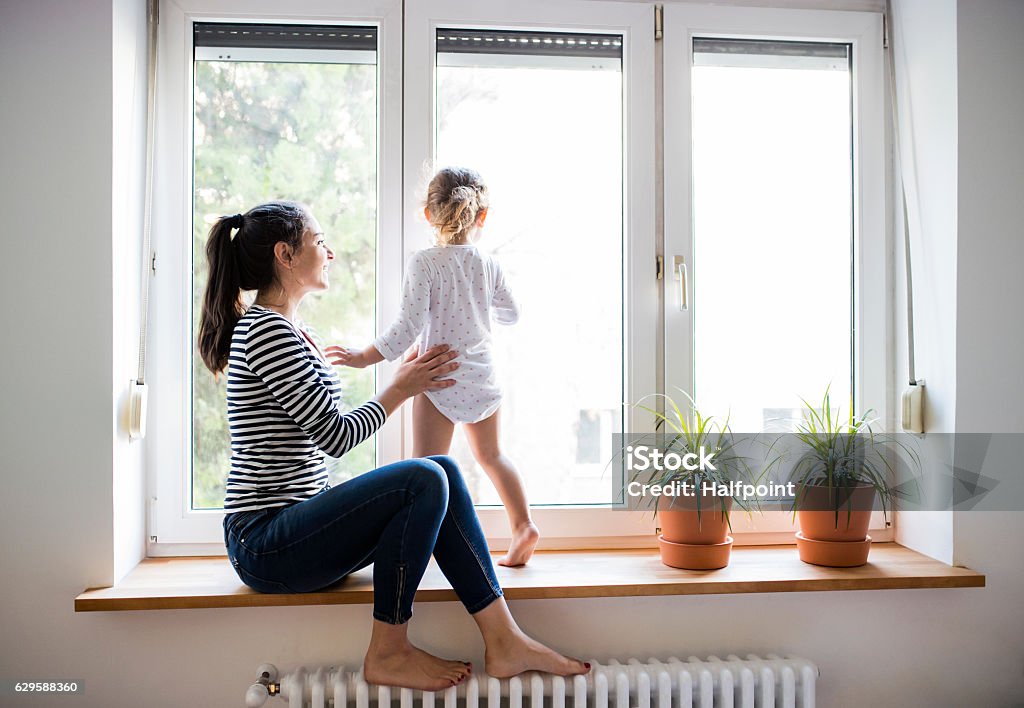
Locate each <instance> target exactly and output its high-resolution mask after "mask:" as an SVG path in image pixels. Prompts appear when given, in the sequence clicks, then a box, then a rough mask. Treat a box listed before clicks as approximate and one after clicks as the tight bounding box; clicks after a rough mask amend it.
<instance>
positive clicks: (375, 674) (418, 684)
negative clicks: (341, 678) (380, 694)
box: [363, 619, 473, 691]
mask: <svg viewBox="0 0 1024 708" xmlns="http://www.w3.org/2000/svg"><path fill="white" fill-rule="evenodd" d="M408 632H409V623H408V622H406V623H404V624H388V623H387V622H381V621H380V620H378V619H374V620H373V632H372V633H371V635H370V646H369V648H368V649H367V650H366V658H365V659H364V660H363V677H364V678H365V679H366V681H367V683H372V684H376V685H378V686H400V687H402V688H418V689H420V690H422V691H441V690H443V689H445V688H448V687H449V686H454V685H455V684H457V683H459V682H460V681H462V680H463V679H464V678H466V677H467V676H469V674H470V673H472V671H473V665H472V664H470V663H468V662H462V661H448V660H447V659H442V658H440V657H437V656H434V655H433V654H428V653H427V652H425V651H423V650H422V649H417V648H416V647H414V646H413V645H412V644H410V643H409V635H408Z"/></svg>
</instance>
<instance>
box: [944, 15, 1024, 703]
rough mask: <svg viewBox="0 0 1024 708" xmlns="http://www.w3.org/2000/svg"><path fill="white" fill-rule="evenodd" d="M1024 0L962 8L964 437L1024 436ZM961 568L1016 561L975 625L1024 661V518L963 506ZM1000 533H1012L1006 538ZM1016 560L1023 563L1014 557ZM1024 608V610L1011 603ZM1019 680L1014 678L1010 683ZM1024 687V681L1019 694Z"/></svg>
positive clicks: (957, 521) (1002, 664)
mask: <svg viewBox="0 0 1024 708" xmlns="http://www.w3.org/2000/svg"><path fill="white" fill-rule="evenodd" d="M1022 36H1024V2H1021V1H1020V0H960V2H959V6H958V11H957V55H958V62H957V67H958V86H959V90H958V137H959V143H960V159H959V168H958V189H957V191H958V198H957V203H958V213H957V228H958V231H959V248H958V251H957V348H956V359H957V379H956V388H957V390H956V402H957V403H956V421H957V425H956V427H957V431H958V432H992V433H1024V409H1022V407H1021V401H1022V400H1024V377H1022V376H1021V375H1020V373H1019V371H1018V369H1019V367H1020V366H1021V364H1022V362H1024V326H1022V322H1024V318H1022V317H1021V312H1020V307H1021V303H1024V278H1021V275H1020V264H1021V263H1024V228H1022V226H1021V223H1022V221H1021V213H1020V202H1021V196H1022V195H1024V136H1022V135H1021V129H1020V126H1021V116H1024V81H1022V79H1021V77H1022V76H1024V42H1022V41H1021V37H1022ZM953 538H954V548H955V556H954V560H955V562H956V563H958V564H961V565H967V566H971V567H984V566H993V565H996V564H999V563H1002V564H1004V568H1003V570H1001V571H1000V572H999V573H997V574H994V575H993V576H992V577H991V578H990V581H989V585H990V588H991V590H990V592H989V596H990V599H989V600H988V601H987V602H992V603H995V605H996V607H999V608H1003V609H1002V610H997V611H996V612H992V613H986V614H984V615H982V616H981V617H979V618H978V624H976V625H975V626H973V627H971V631H972V632H976V633H979V634H981V635H984V636H987V637H989V638H990V641H991V642H993V643H994V644H995V645H997V646H1005V647H1013V650H1012V651H1010V652H1007V653H1004V654H1003V655H1001V656H1000V655H994V656H993V657H992V661H993V665H992V667H991V671H992V672H993V673H994V674H995V673H1001V674H1002V675H1003V676H1007V677H1010V676H1012V677H1014V679H1015V680H1016V682H1017V685H1018V687H1019V686H1021V683H1022V681H1021V676H1022V668H1024V639H1022V637H1024V610H1021V606H1020V598H1021V596H1022V595H1024V551H1021V549H1020V547H1019V540H1020V539H1022V538H1024V513H1021V512H1019V511H1018V512H1000V513H996V512H987V513H986V512H957V513H955V514H954V519H953ZM997 539H1011V542H1010V543H1004V542H1001V541H999V540H997ZM1010 558H1012V559H1013V561H1012V562H1007V561H1008V560H1009V559H1010ZM1011 608H1012V609H1011ZM1007 682H1008V685H1009V679H1007ZM1022 694H1024V691H1022V690H1020V689H1019V688H1018V693H1017V700H1018V701H1019V700H1020V696H1021V695H1022Z"/></svg>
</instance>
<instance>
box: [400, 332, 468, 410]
mask: <svg viewBox="0 0 1024 708" xmlns="http://www.w3.org/2000/svg"><path fill="white" fill-rule="evenodd" d="M458 355H459V353H458V352H456V351H451V350H450V349H449V348H448V345H447V344H439V345H437V346H436V347H431V348H430V349H428V350H427V351H425V352H423V354H418V353H417V351H416V350H415V349H414V350H413V351H412V353H411V354H410V355H409V356H408V357H406V359H405V361H404V362H402V365H401V367H399V369H398V373H396V374H395V378H394V380H393V381H392V384H391V385H392V386H393V387H394V388H395V389H396V390H397V391H398V392H399V393H401V394H403V395H404V396H405V397H406V398H412V397H413V396H415V395H417V394H420V393H423V392H424V391H436V390H438V389H442V388H448V387H449V386H454V385H455V381H454V380H452V379H446V378H442V377H444V376H445V375H446V374H450V373H452V372H453V371H455V370H456V369H457V368H459V362H457V361H452V360H453V359H455V357H457V356H458Z"/></svg>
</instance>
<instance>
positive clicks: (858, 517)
mask: <svg viewBox="0 0 1024 708" xmlns="http://www.w3.org/2000/svg"><path fill="white" fill-rule="evenodd" d="M875 494H876V492H875V488H874V487H870V486H867V485H864V486H859V487H854V488H853V489H849V488H835V487H803V488H802V489H800V491H799V492H798V493H797V496H798V503H799V510H798V511H797V513H796V516H797V520H798V521H799V522H800V533H802V534H803V537H804V538H806V539H812V540H816V541H863V540H864V539H865V538H867V535H868V523H869V522H870V520H871V510H872V508H873V507H874V503H875ZM837 506H838V509H839V511H838V514H837V513H836V511H835V509H836V507H837ZM818 510H821V511H818Z"/></svg>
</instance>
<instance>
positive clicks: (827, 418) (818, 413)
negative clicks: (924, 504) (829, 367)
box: [769, 388, 920, 516]
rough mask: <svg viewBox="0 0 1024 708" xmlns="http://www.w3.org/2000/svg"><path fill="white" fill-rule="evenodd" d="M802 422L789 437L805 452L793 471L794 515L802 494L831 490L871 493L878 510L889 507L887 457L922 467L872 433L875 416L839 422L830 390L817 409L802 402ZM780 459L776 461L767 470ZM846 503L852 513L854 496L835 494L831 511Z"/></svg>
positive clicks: (902, 448) (898, 445)
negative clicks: (905, 459)
mask: <svg viewBox="0 0 1024 708" xmlns="http://www.w3.org/2000/svg"><path fill="white" fill-rule="evenodd" d="M801 400H802V401H803V404H804V418H803V420H802V421H800V422H799V423H798V424H797V430H796V432H795V433H793V435H795V436H796V439H797V440H798V441H799V442H800V444H801V445H802V447H803V449H804V452H803V454H802V455H801V456H800V458H799V459H798V460H797V462H796V464H795V465H794V466H793V470H792V472H791V480H792V481H793V482H794V483H795V484H796V490H797V493H796V495H795V496H794V499H793V509H794V511H796V510H797V507H798V506H799V500H800V498H801V496H802V492H803V490H804V489H806V488H807V487H831V488H835V489H843V490H850V489H852V488H854V487H859V486H869V487H872V488H874V490H875V492H876V493H877V494H878V497H879V499H880V500H881V502H882V511H883V513H887V511H888V510H889V509H891V508H892V504H893V501H894V498H895V497H896V492H895V490H894V489H893V487H892V485H891V484H890V480H894V479H895V475H896V472H895V469H894V467H893V463H892V461H891V460H890V455H894V454H899V453H903V454H906V455H907V456H908V459H909V460H910V461H911V463H912V464H913V465H914V466H916V467H917V466H920V460H919V458H918V456H917V453H916V452H915V451H914V450H912V449H911V448H909V447H907V446H906V445H905V444H903V443H902V442H900V441H899V440H897V439H896V438H895V437H894V436H892V435H883V434H876V433H875V432H874V430H873V427H872V426H873V424H874V422H875V421H874V419H872V418H871V417H870V416H871V414H872V413H873V411H870V410H869V411H866V412H865V413H863V414H862V415H860V416H858V417H854V416H853V415H852V414H851V415H850V416H849V417H848V418H847V419H846V420H843V418H842V416H841V415H840V413H841V411H839V410H838V409H837V410H836V411H835V413H833V409H832V402H831V399H830V396H829V389H828V388H826V389H825V395H824V397H823V398H822V402H821V407H820V408H819V407H815V406H812V405H811V404H810V403H808V402H807V401H806V400H805V399H801ZM779 460H780V458H779V457H776V458H775V459H774V460H773V461H772V462H771V463H770V464H769V467H771V466H772V465H774V464H776V463H777V462H778V461H779ZM844 497H845V499H847V515H848V516H849V513H850V512H852V496H851V495H849V494H845V495H844V494H837V495H835V496H834V499H835V504H836V507H835V511H836V513H837V514H838V511H839V507H840V505H841V500H842V499H843V498H844Z"/></svg>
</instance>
